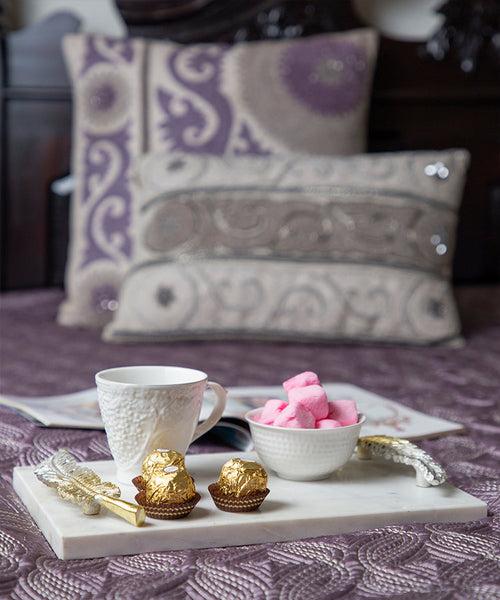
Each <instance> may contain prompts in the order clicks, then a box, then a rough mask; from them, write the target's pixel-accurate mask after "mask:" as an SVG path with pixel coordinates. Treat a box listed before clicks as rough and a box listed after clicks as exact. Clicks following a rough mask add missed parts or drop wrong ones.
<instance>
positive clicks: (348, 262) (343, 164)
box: [104, 150, 468, 344]
mask: <svg viewBox="0 0 500 600" xmlns="http://www.w3.org/2000/svg"><path fill="white" fill-rule="evenodd" d="M467 165H468V154H467V152H465V151H462V150H449V151H443V152H414V153H412V152H408V153H398V154H373V155H363V156H354V157H350V158H330V157H328V158H327V157H295V158H292V157H289V156H285V157H284V156H272V157H266V158H263V157H213V156H208V155H205V156H194V155H191V156H189V155H182V154H179V155H175V154H170V155H168V154H150V155H147V156H146V157H144V158H143V159H141V160H140V162H139V165H138V176H137V183H138V186H139V187H140V188H141V189H142V192H141V194H142V198H143V203H142V205H141V209H140V216H139V218H138V235H137V241H136V246H135V260H134V265H133V267H132V268H131V270H130V271H129V272H128V274H127V276H126V278H125V280H124V282H123V286H122V291H121V295H120V301H119V309H118V312H117V314H116V316H115V319H114V321H113V322H112V323H111V324H110V325H108V326H107V328H106V329H105V332H104V337H105V339H107V340H113V341H143V340H148V341H150V340H172V339H178V338H194V339H203V338H228V337H231V338H264V339H265V338H272V339H293V340H300V341H302V340H354V341H375V342H398V343H399V342H401V343H410V344H431V343H444V342H450V341H453V340H455V339H457V338H458V336H459V334H460V323H459V318H458V315H457V311H456V308H455V303H454V299H453V293H452V288H451V285H450V275H451V264H452V256H453V249H454V242H455V227H456V222H457V211H458V207H459V204H460V199H461V194H462V188H463V184H464V176H465V172H466V169H467Z"/></svg>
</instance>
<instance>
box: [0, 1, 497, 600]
mask: <svg viewBox="0 0 500 600" xmlns="http://www.w3.org/2000/svg"><path fill="white" fill-rule="evenodd" d="M141 4H142V3H141V2H134V1H131V0H128V1H126V0H123V1H120V2H117V5H118V6H119V8H120V9H121V10H122V11H123V14H124V16H125V19H126V20H127V23H128V25H129V28H130V30H131V32H132V33H133V34H137V35H147V36H150V37H172V38H174V39H178V40H179V41H188V40H189V41H191V40H200V39H233V38H234V36H235V33H236V32H237V31H241V30H242V29H244V28H245V27H244V25H245V23H246V24H247V25H246V27H247V30H248V31H249V32H250V34H249V35H253V36H257V37H258V36H259V35H262V29H263V27H264V25H265V22H264V23H263V22H262V19H261V22H260V23H261V26H260V29H259V28H256V27H257V26H256V23H258V22H259V21H258V20H257V21H256V15H257V14H259V12H264V14H267V15H268V16H269V11H270V10H271V9H272V8H273V7H272V5H273V3H272V2H262V1H261V2H252V3H251V6H252V7H251V9H250V8H248V7H249V5H250V3H248V2H246V1H245V0H243V1H241V2H236V1H235V0H231V2H229V1H228V2H225V3H224V2H223V3H221V4H219V6H222V5H224V6H223V9H221V10H226V12H225V13H224V18H222V19H221V18H220V17H221V13H219V12H218V11H215V12H214V8H213V6H211V3H209V2H204V1H201V2H199V1H198V2H188V1H185V2H183V1H179V2H171V3H169V4H170V7H172V6H173V7H174V8H173V9H172V8H170V11H166V12H165V2H160V1H154V2H148V3H147V4H148V8H149V11H147V12H144V10H143V9H142V8H141ZM144 4H146V3H144ZM304 4H310V3H300V2H297V3H293V2H291V3H289V5H288V9H287V10H288V12H286V11H285V14H286V15H287V18H289V19H291V20H292V21H293V20H294V19H297V18H299V17H298V16H297V15H299V14H300V15H303V10H304ZM326 4H327V3H326V2H325V3H319V5H320V6H321V7H322V10H323V9H324V8H325V6H326ZM280 10H281V9H280ZM283 10H284V9H283ZM301 11H302V12H301ZM320 14H321V13H320ZM273 18H274V17H273ZM300 18H302V17H300ZM65 19H66V20H65V25H64V27H63V29H64V28H66V29H67V30H68V29H69V30H71V29H72V28H74V27H75V23H74V20H72V19H71V18H68V17H65ZM353 19H354V16H353V13H352V11H350V9H349V3H347V2H338V7H337V9H335V18H334V19H333V21H329V22H327V23H325V22H322V21H321V19H320V18H318V19H317V20H316V21H315V20H314V19H312V21H311V23H310V24H309V27H310V29H309V32H311V31H315V30H317V29H318V27H320V22H321V23H322V25H321V26H322V27H327V28H330V29H332V28H341V29H342V28H347V27H350V26H352V25H353V24H355V21H353ZM249 24H251V25H249ZM272 24H273V23H272V22H271V25H272ZM59 25H61V23H59ZM268 25H269V23H268ZM239 35H242V34H241V33H240V34H239ZM383 48H384V49H385V50H384V51H385V52H386V58H385V60H386V62H385V63H384V64H385V65H387V66H386V67H385V70H384V71H383V72H382V73H380V74H379V75H378V77H379V82H380V81H381V82H382V84H383V81H384V78H385V80H386V81H387V80H388V79H387V77H388V75H387V73H388V69H389V68H390V67H391V64H392V65H394V64H395V63H394V61H396V62H397V61H398V60H399V59H398V58H397V57H398V56H399V57H400V58H401V60H403V58H402V57H403V55H402V54H400V55H398V53H399V52H400V50H401V48H402V45H401V44H398V43H392V44H391V42H384V46H383ZM391 48H392V50H391ZM412 48H413V50H412V52H413V51H414V50H415V49H416V48H415V46H414V45H413V46H412ZM405 52H406V53H407V54H408V53H409V49H408V48H406V50H405ZM414 59H415V57H414V56H413V54H412V60H414ZM422 64H423V63H422ZM429 68H430V69H431V71H433V69H435V68H436V66H435V65H431V66H430V67H429ZM450 69H451V67H446V69H445V72H446V73H452V72H453V71H451V70H450ZM54 77H55V78H56V81H57V75H54ZM450 77H451V79H453V78H454V77H455V76H454V75H450ZM403 80H404V77H403ZM486 81H488V78H487V77H486ZM382 84H379V85H382ZM486 87H487V86H486ZM55 88H57V85H56V86H55ZM58 89H59V91H58V93H59V94H60V96H59V101H60V102H61V106H62V107H64V108H63V109H62V110H61V111H59V112H58V113H57V114H55V113H54V114H53V115H52V116H53V118H54V120H55V125H56V131H58V132H59V133H58V135H59V136H60V139H63V140H66V141H67V140H68V139H69V123H68V122H67V120H68V114H69V98H68V97H67V95H66V94H67V91H64V89H65V88H64V85H62V87H59V88H58ZM481 89H483V90H484V89H486V88H484V87H483V88H481ZM32 91H33V90H32ZM455 91H456V88H455ZM53 92H54V90H53ZM26 93H29V90H27V91H26ZM404 97H405V94H404V93H403V92H401V91H400V93H399V94H396V95H395V96H391V94H387V93H386V95H385V97H384V93H383V92H382V93H380V91H379V96H378V99H377V97H376V99H375V105H374V108H375V112H374V117H373V119H374V121H373V122H372V133H371V142H370V143H371V147H372V149H392V148H394V147H401V146H404V145H407V144H409V145H411V144H415V145H417V146H419V145H420V146H425V145H427V144H428V143H429V144H431V143H432V144H434V145H437V146H441V147H443V146H445V145H448V143H449V137H447V133H448V134H449V130H448V129H447V127H443V128H441V129H439V128H438V130H439V135H440V136H441V138H440V139H441V141H435V140H434V141H429V137H427V138H426V137H425V135H424V134H423V133H417V132H416V130H415V127H414V125H412V116H411V115H412V114H413V115H415V114H416V113H415V112H414V111H415V110H416V109H415V106H416V104H417V105H418V101H417V102H416V100H415V98H413V100H411V101H410V100H408V97H407V98H406V101H407V102H410V105H412V106H413V108H412V109H411V110H410V111H409V113H410V114H408V106H409V105H408V104H407V105H406V111H405V110H404V109H403V108H400V109H399V112H398V113H397V115H396V118H395V120H393V121H391V119H390V116H389V115H391V114H396V113H394V108H395V106H396V105H398V106H401V105H399V102H400V101H403V103H404ZM489 98H490V100H491V98H493V96H492V95H491V96H489ZM42 100H43V98H42ZM434 100H436V98H435V99H434ZM483 100H484V98H483ZM45 101H46V98H45ZM415 102H416V104H415ZM488 102H489V101H488ZM412 103H413V104H412ZM438 105H439V102H437V104H436V103H434V110H438V112H439V113H440V114H443V112H442V107H441V108H439V109H438V108H437V107H438ZM461 106H462V108H463V105H461ZM412 111H413V112H412ZM404 114H405V115H406V116H403V115H404ZM436 114H437V113H436ZM456 116H457V114H456V113H455V114H454V118H456ZM422 118H423V116H422ZM482 118H484V115H483V117H482ZM57 127H59V129H57ZM391 127H396V128H397V131H395V130H394V129H392V133H393V134H394V136H393V137H392V138H390V139H389V138H388V137H387V132H388V131H391ZM434 134H436V132H435V131H434V132H433V134H432V135H434ZM428 135H430V134H428ZM492 135H493V134H492ZM431 137H432V136H431ZM456 139H457V138H456V137H455V138H453V141H454V140H456ZM474 143H475V144H480V140H479V139H478V138H475V141H474ZM49 147H51V146H50V145H49ZM46 148H47V146H46ZM50 157H51V161H47V163H46V166H47V168H46V169H45V171H44V175H43V177H48V175H47V173H52V175H53V176H54V177H55V176H59V175H61V174H64V172H65V168H66V167H67V164H66V163H65V161H66V158H65V156H64V152H63V149H61V147H59V146H58V147H57V148H54V147H53V149H52V152H51V153H50ZM52 159H53V161H52ZM489 160H490V162H488V161H486V163H483V164H482V165H480V166H479V167H477V166H476V167H475V168H476V170H475V171H474V172H473V176H472V183H471V185H472V188H470V189H469V190H468V192H467V196H466V198H467V200H466V202H465V205H464V211H465V212H464V215H465V216H466V217H467V215H471V214H474V217H473V218H471V219H470V220H468V219H467V218H465V219H462V221H463V223H464V225H463V230H462V233H461V234H460V235H461V237H460V241H459V254H458V258H457V265H458V267H457V269H458V271H457V272H458V273H459V276H458V277H457V278H458V279H459V280H460V279H461V280H464V279H470V278H472V279H473V280H474V281H475V283H476V285H468V286H464V285H462V286H460V287H458V288H457V290H456V294H457V300H458V304H459V308H460V312H461V316H462V320H463V325H464V335H465V339H466V345H465V346H463V347H461V348H445V347H432V348H395V347H388V346H377V345H372V346H346V345H344V346H340V345H325V344H318V345H316V344H293V343H259V342H244V343H242V342H227V341H226V342H223V341H220V342H191V343H190V342H177V343H173V344H168V345H163V344H162V345H154V344H139V345H133V346H128V345H122V344H114V345H109V344H106V343H104V342H102V341H101V340H100V336H99V333H98V332H97V331H90V330H75V329H68V328H64V327H61V326H59V325H57V324H56V323H55V315H56V312H57V307H58V305H59V303H60V302H61V300H62V297H63V292H62V291H61V290H60V289H58V288H46V287H44V288H42V289H36V290H25V291H19V290H18V291H9V292H7V293H4V294H3V296H2V310H1V312H0V318H1V321H0V331H1V355H0V360H1V373H2V381H1V392H2V393H4V394H19V395H47V394H58V393H65V392H72V391H76V390H79V389H84V388H87V387H89V386H91V385H92V384H93V375H94V373H95V372H97V371H98V370H100V369H102V368H106V367H111V366H119V365H124V364H131V363H133V364H177V365H183V366H187V367H198V368H203V369H204V370H205V371H206V372H208V373H209V374H210V376H211V377H213V378H214V379H216V380H218V381H220V382H221V383H224V384H226V385H233V386H234V385H256V384H270V385H271V384H276V383H278V382H280V381H282V380H283V379H284V378H286V377H288V376H290V375H292V374H294V373H296V372H299V371H301V370H303V369H304V368H307V367H309V366H310V365H311V364H314V367H315V368H316V369H317V370H318V372H319V373H320V374H321V377H322V379H323V380H324V381H343V382H351V383H356V384H357V385H360V386H362V387H365V388H367V389H369V390H371V391H373V392H376V393H379V394H382V395H384V396H387V397H389V398H392V399H394V400H398V401H400V402H402V403H404V404H406V405H408V406H411V407H413V408H416V409H418V410H421V411H423V412H427V413H429V414H432V415H435V416H439V417H443V418H446V419H450V420H454V421H458V422H461V423H463V424H464V425H465V426H466V428H467V432H466V433H465V434H464V435H452V436H446V437H442V438H439V439H435V440H428V441H426V442H423V444H422V445H423V447H424V448H425V449H426V450H427V451H429V452H430V453H431V454H432V455H433V456H434V457H435V458H436V459H438V460H439V461H441V462H442V464H443V465H444V466H445V468H446V470H447V472H448V474H449V477H450V479H451V481H452V483H453V484H455V485H458V486H460V487H461V488H462V489H464V490H466V491H467V492H469V493H471V494H474V495H475V496H477V497H479V498H481V499H482V500H484V501H485V502H487V503H488V509H489V513H488V517H487V518H486V519H484V520H482V521H476V522H469V523H461V524H453V523H450V524H440V525H432V524H427V525H406V526H390V527H385V528H380V529H376V530H371V531H360V532H355V533H352V534H346V535H339V536H333V537H322V538H315V539H312V540H305V541H301V542H288V543H279V544H267V545H258V546H242V547H234V548H221V549H215V550H196V551H181V552H163V553H152V554H145V555H135V556H123V557H109V558H102V559H95V560H81V561H60V560H57V559H56V558H55V557H54V554H53V553H52V551H51V549H50V547H49V545H48V543H47V542H46V540H45V539H44V538H43V536H42V535H41V533H40V532H39V530H38V529H37V527H36V526H35V524H34V523H33V521H32V520H31V518H30V517H29V515H28V514H27V512H26V509H25V508H24V506H23V504H22V503H21V501H20V500H19V499H18V498H17V496H16V494H15V493H14V492H13V490H12V486H11V483H12V468H13V467H14V466H16V465H34V464H37V463H38V462H40V460H42V459H43V458H45V457H46V456H48V454H49V453H50V452H52V451H53V450H55V449H57V448H59V447H61V446H64V447H68V448H70V449H71V450H72V451H73V452H74V454H75V455H76V456H77V457H78V458H79V459H81V460H99V459H106V458H109V456H110V455H109V449H108V447H107V444H106V440H105V436H104V434H103V433H101V432H96V431H83V430H62V429H44V428H40V427H38V426H37V425H36V424H35V423H32V422H30V421H27V420H26V419H24V418H23V417H21V416H20V415H18V414H16V413H15V412H13V411H11V410H9V409H6V408H0V432H1V435H0V482H1V485H0V597H12V598H18V599H20V598H50V599H51V600H52V599H56V598H61V599H62V598H71V599H72V598H82V599H83V598H90V597H100V598H144V597H158V598H179V599H180V598H186V597H187V598H204V599H207V600H208V599H214V600H215V599H219V598H249V599H250V598H251V599H260V598H307V599H309V598H311V599H313V598H318V599H319V598H349V599H360V600H361V599H367V598H399V597H400V598H405V599H409V598H424V597H427V598H433V599H438V598H443V599H444V598H451V597H456V598H463V599H468V598H481V599H483V598H484V599H489V598H491V599H493V598H498V597H499V596H500V578H499V573H498V535H499V534H498V516H499V514H500V475H499V469H498V456H499V453H500V442H499V440H500V419H499V416H498V415H499V406H500V288H499V287H498V286H495V285H491V284H490V285H487V284H486V283H485V282H488V281H490V282H491V281H493V280H494V279H495V273H496V271H495V269H496V268H497V264H496V261H495V258H494V257H495V255H494V254H493V255H492V254H491V253H490V254H488V255H487V257H486V259H485V258H484V256H485V254H487V252H486V249H487V248H489V250H490V251H492V249H493V248H494V247H495V244H496V243H497V241H496V237H495V236H494V230H491V231H490V230H488V231H490V233H488V234H487V236H485V239H483V240H482V243H483V245H482V246H481V247H480V248H479V249H478V247H477V246H476V245H475V243H474V242H475V241H477V239H478V236H480V235H481V231H483V230H482V229H481V227H479V224H481V223H482V219H484V218H485V215H486V214H488V211H490V209H492V207H493V206H494V204H492V198H494V194H493V195H492V196H489V195H487V194H486V192H485V189H486V187H487V185H489V184H488V182H490V181H493V177H494V175H493V173H494V162H493V161H492V159H491V157H490V158H489ZM479 162H480V161H479ZM17 192H18V193H19V194H20V195H19V196H18V197H19V198H21V199H22V198H25V199H26V198H27V197H28V191H27V190H22V189H21V190H17ZM10 198H11V199H10V200H9V206H11V207H12V204H13V203H14V196H13V195H11V197H10ZM476 201H477V202H478V203H479V204H480V209H479V208H478V206H479V205H475V202H476ZM31 202H33V200H31ZM24 208H25V209H26V205H24ZM66 208H67V207H66ZM476 208H478V210H475V209H476ZM16 210H18V209H17V208H16V209H12V208H11V210H10V213H9V214H10V216H11V217H12V215H13V214H19V213H16ZM36 210H38V211H40V212H39V213H36V214H38V216H39V217H40V215H42V216H43V223H44V225H43V229H42V228H41V226H40V225H39V224H37V223H39V221H37V220H36V219H33V222H32V223H31V225H30V227H32V229H31V230H30V229H28V232H29V231H31V232H32V233H33V232H34V233H35V238H34V239H36V240H38V241H37V243H39V246H38V247H36V244H34V243H33V244H31V246H29V247H28V248H25V250H24V251H23V252H24V253H21V257H22V258H19V256H20V255H19V254H17V255H16V254H15V252H13V249H14V248H15V245H16V244H18V243H19V240H17V239H16V237H15V235H14V234H11V236H10V238H9V242H8V243H9V244H11V245H10V246H9V248H10V251H9V254H8V256H9V257H10V258H9V261H11V262H10V263H9V264H8V265H7V267H8V270H7V275H8V276H7V279H4V286H5V287H11V288H12V287H22V286H25V287H32V286H34V285H37V284H38V285H42V284H43V285H46V284H47V283H48V282H49V281H51V282H55V281H56V280H57V273H60V271H61V261H62V262H64V244H63V243H62V242H61V240H64V235H65V228H66V227H67V224H66V223H65V216H64V215H65V209H64V206H63V207H59V209H58V208H57V206H56V207H55V208H54V205H53V204H51V203H50V201H49V199H48V197H47V198H45V197H44V198H43V199H42V200H40V199H39V203H38V204H37V209H36ZM54 211H55V212H54ZM478 213H479V217H478ZM32 216H33V215H32ZM49 217H50V218H49ZM492 223H493V225H494V221H493V222H492V221H490V226H492ZM14 233H15V232H14ZM488 236H490V237H488ZM30 252H35V254H36V255H37V256H38V259H37V261H35V262H33V263H30V266H29V268H28V267H27V268H26V269H25V270H24V271H23V274H24V275H23V277H25V279H24V280H23V281H20V280H19V279H18V280H17V283H16V281H15V280H16V277H20V275H18V273H19V266H18V265H19V264H20V263H19V262H16V261H24V263H25V264H26V261H29V256H30ZM37 252H38V254H37ZM478 256H481V260H480V261H479V259H478ZM478 261H479V262H478ZM481 261H482V262H481ZM485 261H486V262H485ZM9 269H10V270H9ZM16 269H17V270H16ZM477 269H479V271H478V270H477ZM4 277H6V276H5V275H4ZM9 278H10V279H9ZM26 278H27V279H26ZM6 284H8V285H6ZM224 450H228V449H227V448H225V447H223V446H221V445H216V444H215V443H214V442H213V441H211V440H210V439H207V438H205V439H201V440H200V441H199V442H198V443H196V444H193V446H192V447H191V450H190V451H191V452H206V451H224Z"/></svg>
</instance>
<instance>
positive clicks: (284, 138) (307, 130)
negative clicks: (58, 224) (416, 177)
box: [59, 29, 377, 326]
mask: <svg viewBox="0 0 500 600" xmlns="http://www.w3.org/2000/svg"><path fill="white" fill-rule="evenodd" d="M64 52H65V56H66V60H67V63H68V67H69V72H70V74H71V79H72V82H73V97H74V107H75V118H74V132H73V140H74V146H73V168H72V169H73V174H74V175H75V178H76V187H75V192H74V194H73V198H72V219H71V220H72V223H71V243H70V253H69V261H68V267H67V272H66V292H67V299H66V301H65V302H64V303H63V304H62V306H61V310H60V312H59V322H60V323H62V324H64V325H89V326H102V325H103V324H104V323H106V322H108V321H109V319H110V317H111V315H112V311H113V310H114V309H115V307H116V295H117V293H118V289H119V286H120V283H121V279H122V277H123V275H124V273H125V272H126V270H127V269H128V267H129V266H130V258H131V256H132V253H133V250H134V234H135V224H134V214H135V213H134V204H135V202H136V198H135V196H134V191H133V187H132V186H131V181H130V174H131V165H132V163H133V160H134V159H135V158H136V157H137V156H139V155H140V154H141V153H142V152H144V151H148V150H150V151H167V152H168V151H182V152H187V153H194V154H200V153H202V154H203V153H210V154H215V155H222V154H224V153H230V154H239V155H243V154H251V155H267V154H273V153H285V152H297V153H299V152H304V153H308V154H355V153H357V152H363V150H364V146H365V141H366V117H367V111H368V103H369V98H370V91H371V81H372V73H373V67H374V64H375V58H376V53H377V37H376V34H375V33H374V32H373V31H371V30H369V29H360V30H355V31H349V32H342V33H333V34H324V35H319V36H312V37H308V38H303V39H296V40H281V41H271V42H249V43H241V44H236V45H234V46H229V45H226V44H197V45H187V46H182V45H178V44H175V43H172V42H147V41H146V40H142V39H124V40H121V39H118V40H116V39H109V38H105V37H99V36H94V35H87V34H79V35H71V36H68V37H66V38H65V40H64Z"/></svg>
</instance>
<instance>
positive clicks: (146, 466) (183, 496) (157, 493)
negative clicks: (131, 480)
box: [142, 450, 196, 505]
mask: <svg viewBox="0 0 500 600" xmlns="http://www.w3.org/2000/svg"><path fill="white" fill-rule="evenodd" d="M142 481H143V489H144V491H145V493H146V495H145V501H146V503H147V504H149V505H163V504H179V503H181V502H187V501H188V500H191V499H192V498H193V497H194V496H195V495H196V487H195V485H194V480H193V478H192V477H191V475H190V474H189V473H188V471H187V469H186V466H185V464H184V457H183V456H182V454H180V453H179V452H176V451H175V450H155V451H154V452H151V454H148V456H146V458H145V459H144V461H143V463H142Z"/></svg>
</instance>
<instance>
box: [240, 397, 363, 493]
mask: <svg viewBox="0 0 500 600" xmlns="http://www.w3.org/2000/svg"><path fill="white" fill-rule="evenodd" d="M261 411H262V408H255V409H254V410H251V411H249V412H248V413H247V414H246V415H245V418H246V420H247V421H248V423H249V425H250V432H251V434H252V438H253V442H254V444H255V451H256V452H257V454H258V455H259V458H260V459H261V461H262V462H263V463H264V466H265V467H267V468H268V469H272V470H273V471H275V472H276V473H277V474H278V475H279V477H281V478H282V479H292V480H293V481H315V480H317V479H326V478H327V477H329V476H330V475H331V474H332V473H333V472H334V471H336V470H337V469H340V467H342V466H344V465H345V463H346V462H347V461H348V460H349V458H351V456H352V453H353V452H354V449H355V448H356V443H357V441H358V438H359V432H360V431H361V426H362V425H363V423H364V422H365V420H366V417H365V416H364V415H361V414H360V415H359V418H358V422H357V423H356V424H354V425H347V426H346V427H336V428H335V429H286V428H285V427H275V426H274V425H263V424H262V423H259V422H258V421H256V420H255V417H258V416H259V415H260V413H261Z"/></svg>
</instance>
